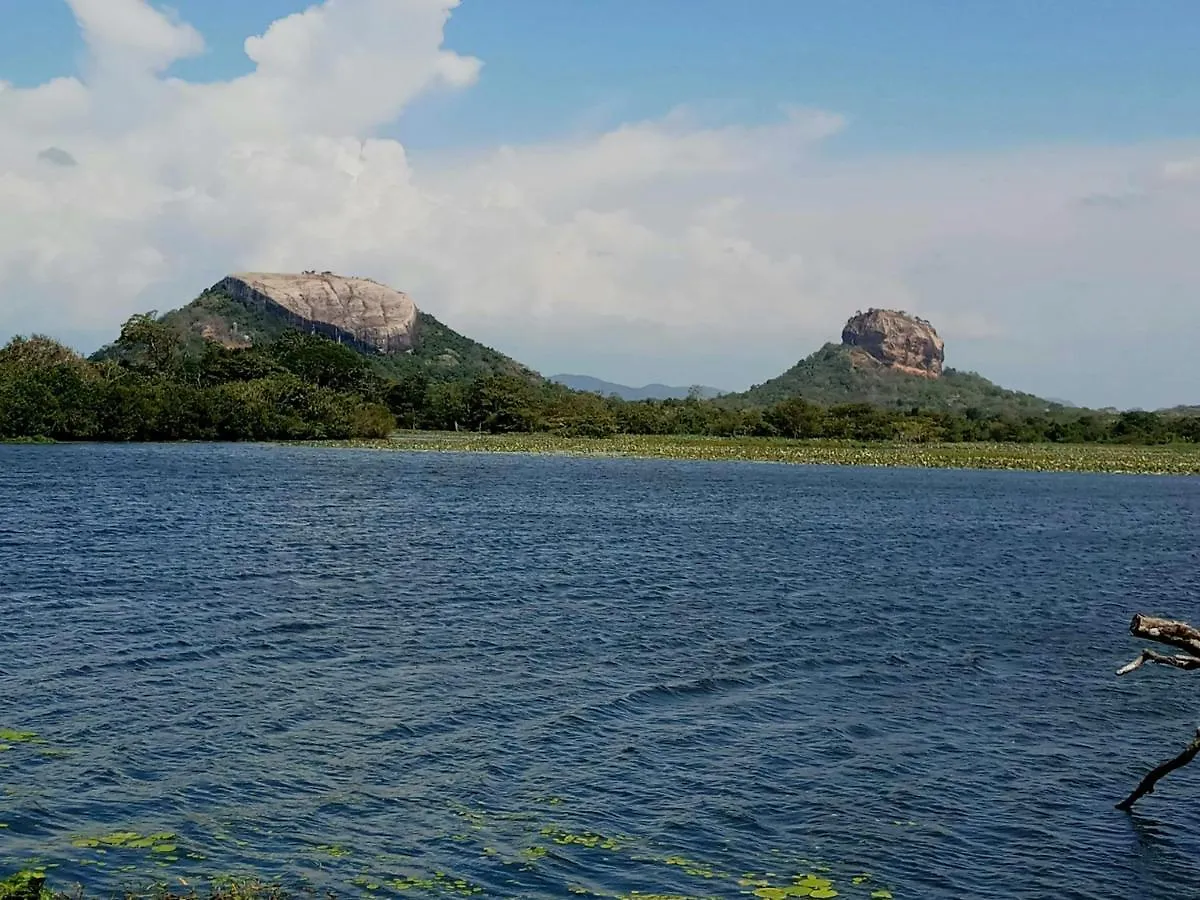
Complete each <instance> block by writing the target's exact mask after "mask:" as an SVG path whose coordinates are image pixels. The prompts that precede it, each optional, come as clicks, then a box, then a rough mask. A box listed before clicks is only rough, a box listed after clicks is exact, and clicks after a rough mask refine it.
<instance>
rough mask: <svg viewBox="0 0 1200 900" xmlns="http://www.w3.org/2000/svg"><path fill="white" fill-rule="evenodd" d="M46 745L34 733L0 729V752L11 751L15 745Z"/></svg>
mask: <svg viewBox="0 0 1200 900" xmlns="http://www.w3.org/2000/svg"><path fill="white" fill-rule="evenodd" d="M44 743H46V742H45V741H44V740H42V738H41V737H40V736H39V735H38V734H37V732H34V731H18V730H17V729H15V728H0V745H3V746H0V750H11V749H12V746H11V745H13V744H44Z"/></svg>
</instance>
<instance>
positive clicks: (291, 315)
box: [216, 272, 417, 353]
mask: <svg viewBox="0 0 1200 900" xmlns="http://www.w3.org/2000/svg"><path fill="white" fill-rule="evenodd" d="M216 289H217V290H221V291H224V292H225V293H227V294H229V295H230V296H232V297H235V298H237V299H238V300H241V301H242V302H243V303H248V304H250V305H253V306H257V307H260V308H263V309H265V310H267V311H269V312H274V313H276V314H279V315H283V316H284V317H286V318H287V320H288V321H289V323H290V324H292V325H293V326H295V327H298V328H303V329H305V330H313V331H319V332H321V333H323V334H326V335H328V336H329V337H332V338H334V339H335V340H349V341H352V342H354V343H357V344H359V345H360V346H362V347H363V348H365V349H370V350H374V351H376V352H379V353H404V352H407V351H408V350H411V349H412V346H413V340H414V334H415V330H416V325H417V307H416V304H414V303H413V301H412V299H411V298H410V297H409V296H408V295H407V294H405V293H402V292H401V291H397V290H394V289H393V288H390V287H387V286H386V285H383V284H379V283H378V282H376V281H371V280H370V279H368V278H346V277H343V276H341V275H334V274H332V273H330V272H322V273H317V272H304V273H301V274H299V275H289V274H280V273H271V272H240V273H238V274H235V275H230V276H228V277H227V278H225V279H223V280H222V281H221V282H220V283H218V284H217V285H216Z"/></svg>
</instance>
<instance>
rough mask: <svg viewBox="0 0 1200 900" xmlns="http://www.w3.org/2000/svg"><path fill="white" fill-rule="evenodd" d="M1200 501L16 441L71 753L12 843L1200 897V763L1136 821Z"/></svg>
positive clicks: (37, 751)
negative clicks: (116, 840)
mask: <svg viewBox="0 0 1200 900" xmlns="http://www.w3.org/2000/svg"><path fill="white" fill-rule="evenodd" d="M1198 526H1200V481H1191V480H1179V479H1161V478H1132V477H1106V476H1074V475H1035V474H1028V475H1026V474H1016V473H978V472H951V471H903V470H893V471H886V470H854V469H837V468H803V467H782V466H766V465H751V464H747V465H739V464H702V463H672V462H661V461H659V462H648V461H621V460H607V461H604V460H570V459H544V458H523V457H484V456H466V455H463V456H459V455H404V454H377V453H367V452H346V451H332V450H329V451H327V450H311V449H281V448H270V447H206V446H187V447H182V446H181V447H110V448H98V447H7V448H4V447H0V613H2V619H0V622H2V625H0V700H2V703H0V726H7V727H9V728H19V729H29V730H32V731H36V732H37V733H38V734H40V735H41V736H42V737H43V738H44V739H45V740H46V741H47V742H48V743H46V744H28V743H21V744H13V745H12V747H11V749H9V750H7V751H3V752H0V788H3V790H4V792H3V794H2V795H0V822H3V823H5V824H6V825H7V826H8V827H7V828H4V829H2V830H0V867H2V868H8V869H12V868H16V867H19V866H22V865H28V864H30V862H31V861H32V862H35V863H41V864H50V865H56V866H58V868H56V869H53V870H51V871H52V878H53V880H54V881H55V882H56V883H58V884H60V885H66V884H71V883H74V882H76V881H79V882H83V883H84V884H86V885H88V886H89V887H90V888H92V889H94V890H96V891H103V890H106V889H109V888H112V887H115V886H118V885H136V884H145V883H147V882H148V881H151V880H157V879H162V880H169V881H172V882H176V880H177V879H179V878H183V879H185V880H187V881H189V882H193V880H194V879H196V878H200V877H204V876H211V875H215V874H220V873H249V872H253V873H257V874H260V875H264V876H268V877H276V878H280V879H284V880H285V881H286V882H287V883H289V884H292V885H297V886H305V885H308V886H312V887H314V888H317V889H322V890H324V889H334V890H338V891H340V892H347V891H348V892H351V893H359V892H366V893H370V892H371V890H372V886H376V885H377V886H378V887H377V890H378V892H379V893H380V894H387V893H389V891H390V890H392V889H393V888H400V887H408V888H409V889H408V890H406V891H404V894H405V895H407V896H453V895H454V894H455V893H461V892H463V891H472V890H476V891H479V892H481V894H477V895H485V896H493V897H547V898H548V897H565V896H572V894H571V893H570V891H571V889H572V888H573V889H574V890H576V891H590V892H592V893H594V894H599V895H603V896H620V895H629V894H631V893H632V892H633V891H643V892H657V893H661V894H677V895H680V896H686V897H692V896H704V897H736V896H741V895H742V892H745V891H751V890H754V889H756V888H758V887H761V886H762V884H787V883H788V882H789V880H790V879H791V878H792V876H795V875H800V874H803V873H805V872H810V871H814V870H816V868H817V867H827V871H826V870H825V869H822V870H821V871H819V872H817V874H818V875H820V876H821V877H823V878H827V879H829V880H830V881H832V882H834V889H836V890H838V891H839V892H840V895H841V896H842V897H867V896H869V895H870V892H871V891H876V890H881V889H888V890H890V891H891V892H892V893H893V894H894V896H895V897H898V898H899V897H922V898H961V897H967V896H970V897H978V898H991V897H995V898H1001V897H1003V898H1010V897H1030V898H1040V897H1050V896H1055V897H1080V898H1106V900H1107V898H1115V897H1184V896H1200V889H1198V888H1197V885H1200V766H1196V767H1193V770H1192V771H1189V770H1186V769H1185V770H1183V771H1181V772H1179V773H1176V774H1175V775H1172V776H1171V777H1170V778H1169V779H1168V780H1167V781H1166V782H1164V783H1163V785H1162V787H1161V788H1160V790H1159V792H1158V793H1157V794H1156V795H1154V796H1153V797H1150V798H1148V799H1147V800H1146V801H1144V802H1143V805H1142V806H1141V807H1140V809H1139V811H1138V812H1137V814H1136V815H1134V816H1133V817H1129V816H1126V815H1123V814H1121V813H1119V812H1116V811H1115V810H1114V809H1113V808H1112V807H1113V804H1114V802H1115V801H1117V800H1119V799H1120V798H1121V797H1122V796H1123V795H1124V793H1126V792H1127V791H1128V790H1129V789H1131V788H1132V787H1133V785H1134V784H1136V782H1137V780H1138V779H1139V778H1140V777H1141V775H1142V773H1143V772H1144V771H1145V769H1146V768H1147V766H1148V765H1150V764H1153V763H1156V762H1158V761H1160V760H1162V759H1164V758H1167V757H1169V756H1172V755H1174V754H1175V753H1176V752H1177V751H1178V750H1179V749H1181V748H1182V746H1183V745H1184V744H1185V743H1186V741H1187V740H1188V739H1189V738H1190V736H1191V732H1192V728H1193V725H1194V723H1195V721H1196V718H1197V716H1196V707H1197V699H1198V694H1200V677H1198V676H1196V675H1189V674H1187V673H1181V672H1175V671H1173V670H1165V669H1154V670H1150V669H1146V670H1142V671H1140V672H1138V673H1136V674H1134V675H1132V676H1130V677H1128V678H1125V679H1117V678H1116V677H1115V676H1114V670H1115V669H1116V668H1117V667H1118V666H1119V665H1121V664H1122V663H1124V662H1127V661H1128V660H1130V659H1132V658H1133V656H1134V655H1135V653H1136V649H1137V644H1136V643H1135V642H1134V641H1133V640H1132V638H1130V637H1129V636H1128V635H1127V634H1126V626H1127V623H1128V620H1129V618H1130V616H1131V615H1132V613H1134V612H1135V611H1139V610H1141V611H1146V612H1158V613H1162V614H1170V615H1177V616H1180V617H1192V618H1194V619H1200V602H1198V599H1200V541H1198V540H1197V538H1198V537H1200V527H1198ZM114 831H133V832H137V833H138V834H142V835H145V834H152V833H156V832H170V833H172V834H174V835H175V837H173V838H170V839H165V838H160V839H156V840H157V843H159V844H160V845H162V844H164V843H166V844H168V845H174V847H175V849H174V850H173V851H172V850H169V849H166V850H164V849H162V848H161V846H160V852H157V853H156V852H154V851H153V850H149V849H130V848H128V847H126V848H123V849H122V848H109V849H108V851H107V852H101V851H103V850H105V848H104V846H99V847H88V846H84V847H78V846H73V845H72V841H73V840H74V841H76V842H77V843H84V844H86V843H88V839H89V838H90V839H92V841H93V842H94V841H95V840H96V839H97V838H100V837H103V836H105V835H108V834H110V833H111V832H114ZM189 854H190V855H189ZM200 857H203V858H200ZM439 872H440V873H443V874H442V875H440V876H439V875H437V874H435V873H439ZM767 873H773V874H772V875H771V876H768V874H767ZM867 873H869V874H870V875H871V876H872V877H871V879H870V880H869V881H865V882H863V883H862V884H858V885H856V884H854V883H853V880H852V878H853V876H855V875H861V874H867ZM750 874H753V875H754V876H755V880H756V883H754V884H748V885H740V884H739V883H738V879H739V878H740V877H742V876H744V875H750ZM725 876H728V877H725ZM356 881H357V885H356V884H355V882H356ZM388 882H391V887H390V888H389V886H388ZM176 883H177V882H176ZM1189 892H1190V893H1189Z"/></svg>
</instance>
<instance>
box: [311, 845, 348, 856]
mask: <svg viewBox="0 0 1200 900" xmlns="http://www.w3.org/2000/svg"><path fill="white" fill-rule="evenodd" d="M313 850H314V851H315V852H317V853H324V854H326V855H327V856H332V857H335V858H337V857H341V856H351V855H352V852H351V851H350V850H347V849H346V848H345V847H343V846H341V845H340V844H318V845H317V846H316V847H314V848H313Z"/></svg>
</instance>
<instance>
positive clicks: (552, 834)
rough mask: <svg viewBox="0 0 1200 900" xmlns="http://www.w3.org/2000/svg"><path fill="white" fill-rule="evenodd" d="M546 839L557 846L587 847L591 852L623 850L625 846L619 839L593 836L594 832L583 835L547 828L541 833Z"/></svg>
mask: <svg viewBox="0 0 1200 900" xmlns="http://www.w3.org/2000/svg"><path fill="white" fill-rule="evenodd" d="M540 833H541V834H542V835H543V836H544V837H548V838H550V840H552V841H554V843H556V844H560V845H562V846H570V845H574V846H577V847H587V848H588V849H589V850H613V851H616V850H621V849H622V848H623V847H624V846H625V844H624V843H623V842H622V841H621V840H619V839H617V838H611V837H605V836H604V835H602V834H593V833H592V832H583V833H581V834H573V833H572V832H570V831H563V830H561V829H559V828H554V827H551V826H546V827H545V828H543V829H542V830H541V832H540Z"/></svg>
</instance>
